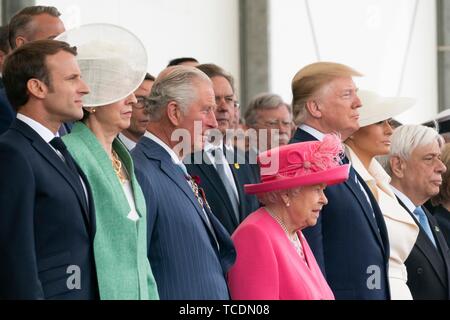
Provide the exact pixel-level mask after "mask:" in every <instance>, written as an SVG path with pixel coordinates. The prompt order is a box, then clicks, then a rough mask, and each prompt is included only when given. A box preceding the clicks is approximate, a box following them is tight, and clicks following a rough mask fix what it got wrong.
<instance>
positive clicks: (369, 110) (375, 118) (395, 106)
mask: <svg viewBox="0 0 450 320" xmlns="http://www.w3.org/2000/svg"><path fill="white" fill-rule="evenodd" d="M358 97H359V99H360V100H361V103H362V107H361V108H359V109H358V111H359V125H360V126H361V127H366V126H369V125H371V124H374V123H377V122H380V121H384V120H387V119H390V118H393V117H395V116H398V115H399V114H401V113H403V112H405V111H406V110H408V109H409V108H411V107H412V106H413V105H414V104H415V103H416V100H415V99H413V98H405V97H396V98H393V97H392V98H388V97H382V96H380V95H378V94H377V93H375V92H372V91H368V90H359V91H358Z"/></svg>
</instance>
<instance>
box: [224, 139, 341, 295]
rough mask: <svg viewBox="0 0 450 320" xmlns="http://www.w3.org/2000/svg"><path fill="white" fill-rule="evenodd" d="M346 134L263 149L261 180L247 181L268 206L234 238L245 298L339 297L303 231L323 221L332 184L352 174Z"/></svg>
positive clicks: (234, 279) (236, 277) (234, 284)
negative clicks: (345, 158) (345, 155)
mask: <svg viewBox="0 0 450 320" xmlns="http://www.w3.org/2000/svg"><path fill="white" fill-rule="evenodd" d="M342 152H343V149H342V145H341V141H340V139H339V138H338V137H337V136H335V135H327V136H325V138H324V139H323V141H309V142H302V143H296V144H291V145H287V146H282V147H280V148H275V149H271V150H268V151H266V152H264V153H261V154H260V155H259V157H258V162H259V164H260V166H261V183H259V184H253V185H245V191H246V192H247V193H249V194H256V195H257V196H258V198H259V200H260V201H261V203H263V204H264V206H263V207H261V208H260V209H258V210H257V211H255V212H253V213H252V214H251V215H249V216H248V217H247V218H246V219H245V221H243V223H242V224H241V225H240V226H239V227H238V228H237V229H236V231H235V232H234V234H233V236H232V239H233V242H234V245H235V247H236V251H237V260H236V263H235V265H234V266H233V267H232V268H231V269H230V271H229V273H228V285H229V288H230V293H231V298H232V299H239V300H241V299H242V300H256V299H258V300H296V299H298V300H319V299H328V300H332V299H334V296H333V293H332V291H331V289H330V287H329V286H328V284H327V282H326V280H325V278H324V276H323V275H322V272H321V271H320V269H319V266H318V265H317V262H316V260H315V258H314V255H313V254H312V252H311V249H310V248H309V245H308V243H307V242H306V239H305V238H304V236H303V234H302V232H301V230H302V229H304V228H306V227H309V226H313V225H315V224H316V222H317V218H318V217H319V213H320V210H321V209H322V206H324V205H326V204H327V198H326V197H325V195H324V193H323V191H324V189H325V187H326V186H327V185H332V184H336V183H341V182H343V181H345V180H346V179H347V178H348V172H349V165H340V156H341V154H342Z"/></svg>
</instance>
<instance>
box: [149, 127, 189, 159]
mask: <svg viewBox="0 0 450 320" xmlns="http://www.w3.org/2000/svg"><path fill="white" fill-rule="evenodd" d="M144 136H145V137H147V138H149V139H150V140H153V141H154V142H156V143H157V144H159V145H160V146H161V147H162V148H163V149H164V150H166V151H167V153H168V154H169V155H170V157H171V158H172V161H173V163H174V164H176V165H178V166H181V165H182V166H184V164H183V162H182V161H181V160H180V158H179V157H178V156H177V154H176V153H175V151H173V150H172V149H171V148H170V147H169V146H168V145H167V144H166V143H164V142H163V141H162V140H161V139H159V138H158V137H157V136H155V135H154V134H153V133H151V132H149V131H145V134H144Z"/></svg>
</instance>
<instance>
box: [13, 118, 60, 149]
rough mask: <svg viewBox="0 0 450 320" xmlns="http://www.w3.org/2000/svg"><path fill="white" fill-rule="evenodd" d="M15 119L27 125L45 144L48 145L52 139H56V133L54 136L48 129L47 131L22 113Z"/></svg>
mask: <svg viewBox="0 0 450 320" xmlns="http://www.w3.org/2000/svg"><path fill="white" fill-rule="evenodd" d="M17 119H19V120H21V121H23V122H25V123H26V124H27V125H29V126H30V127H31V128H32V129H33V130H34V131H36V133H37V134H38V135H40V136H41V138H42V139H44V141H45V142H46V143H50V141H52V139H53V138H54V137H55V136H56V137H57V136H58V133H56V135H55V134H54V133H53V132H51V131H50V129H48V128H47V127H45V126H43V125H42V124H40V123H39V122H37V121H36V120H33V119H31V118H30V117H27V116H26V115H24V114H22V113H17Z"/></svg>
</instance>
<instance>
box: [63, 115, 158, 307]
mask: <svg viewBox="0 0 450 320" xmlns="http://www.w3.org/2000/svg"><path fill="white" fill-rule="evenodd" d="M63 140H64V143H65V144H66V145H67V149H68V150H69V152H70V153H71V155H72V156H73V158H74V159H75V161H76V162H77V163H78V165H79V166H80V168H81V169H82V170H83V172H84V174H85V175H86V177H87V179H88V181H89V184H90V186H91V189H92V196H93V199H94V206H95V218H96V232H95V238H94V256H95V264H96V269H97V277H98V285H99V290H100V298H101V299H103V300H104V299H106V300H110V299H133V300H135V299H136V300H146V299H158V291H157V288H156V282H155V279H154V277H153V274H152V270H151V268H150V264H149V262H148V258H147V223H146V221H147V217H146V212H147V211H146V206H145V200H144V196H143V194H142V190H141V188H140V186H139V184H138V182H137V180H136V176H135V175H134V166H133V161H132V160H131V157H130V154H129V153H128V151H127V149H126V148H125V146H124V145H123V144H122V143H121V142H120V141H119V140H118V139H115V140H114V142H113V149H114V150H115V151H116V152H117V154H118V155H119V157H120V159H121V161H122V163H123V165H124V166H125V168H126V170H127V172H128V174H129V175H130V176H131V185H132V189H133V193H134V200H135V203H136V211H137V212H138V214H139V216H140V219H139V220H138V221H137V222H134V221H132V220H130V219H128V218H127V215H128V214H129V212H130V211H131V209H130V206H129V204H128V201H127V199H126V196H125V193H124V191H123V189H122V186H121V183H120V180H119V178H118V177H117V176H116V174H115V172H114V169H113V167H112V163H111V160H110V158H109V157H108V155H107V153H106V152H105V150H104V149H103V147H102V146H101V144H100V142H99V141H98V140H97V138H96V137H95V135H94V134H93V133H92V131H91V130H90V129H89V128H88V127H87V126H86V125H85V124H84V123H82V122H77V123H76V124H75V125H74V126H73V129H72V132H71V133H70V134H69V135H66V136H64V137H63ZM90 205H92V204H90Z"/></svg>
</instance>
